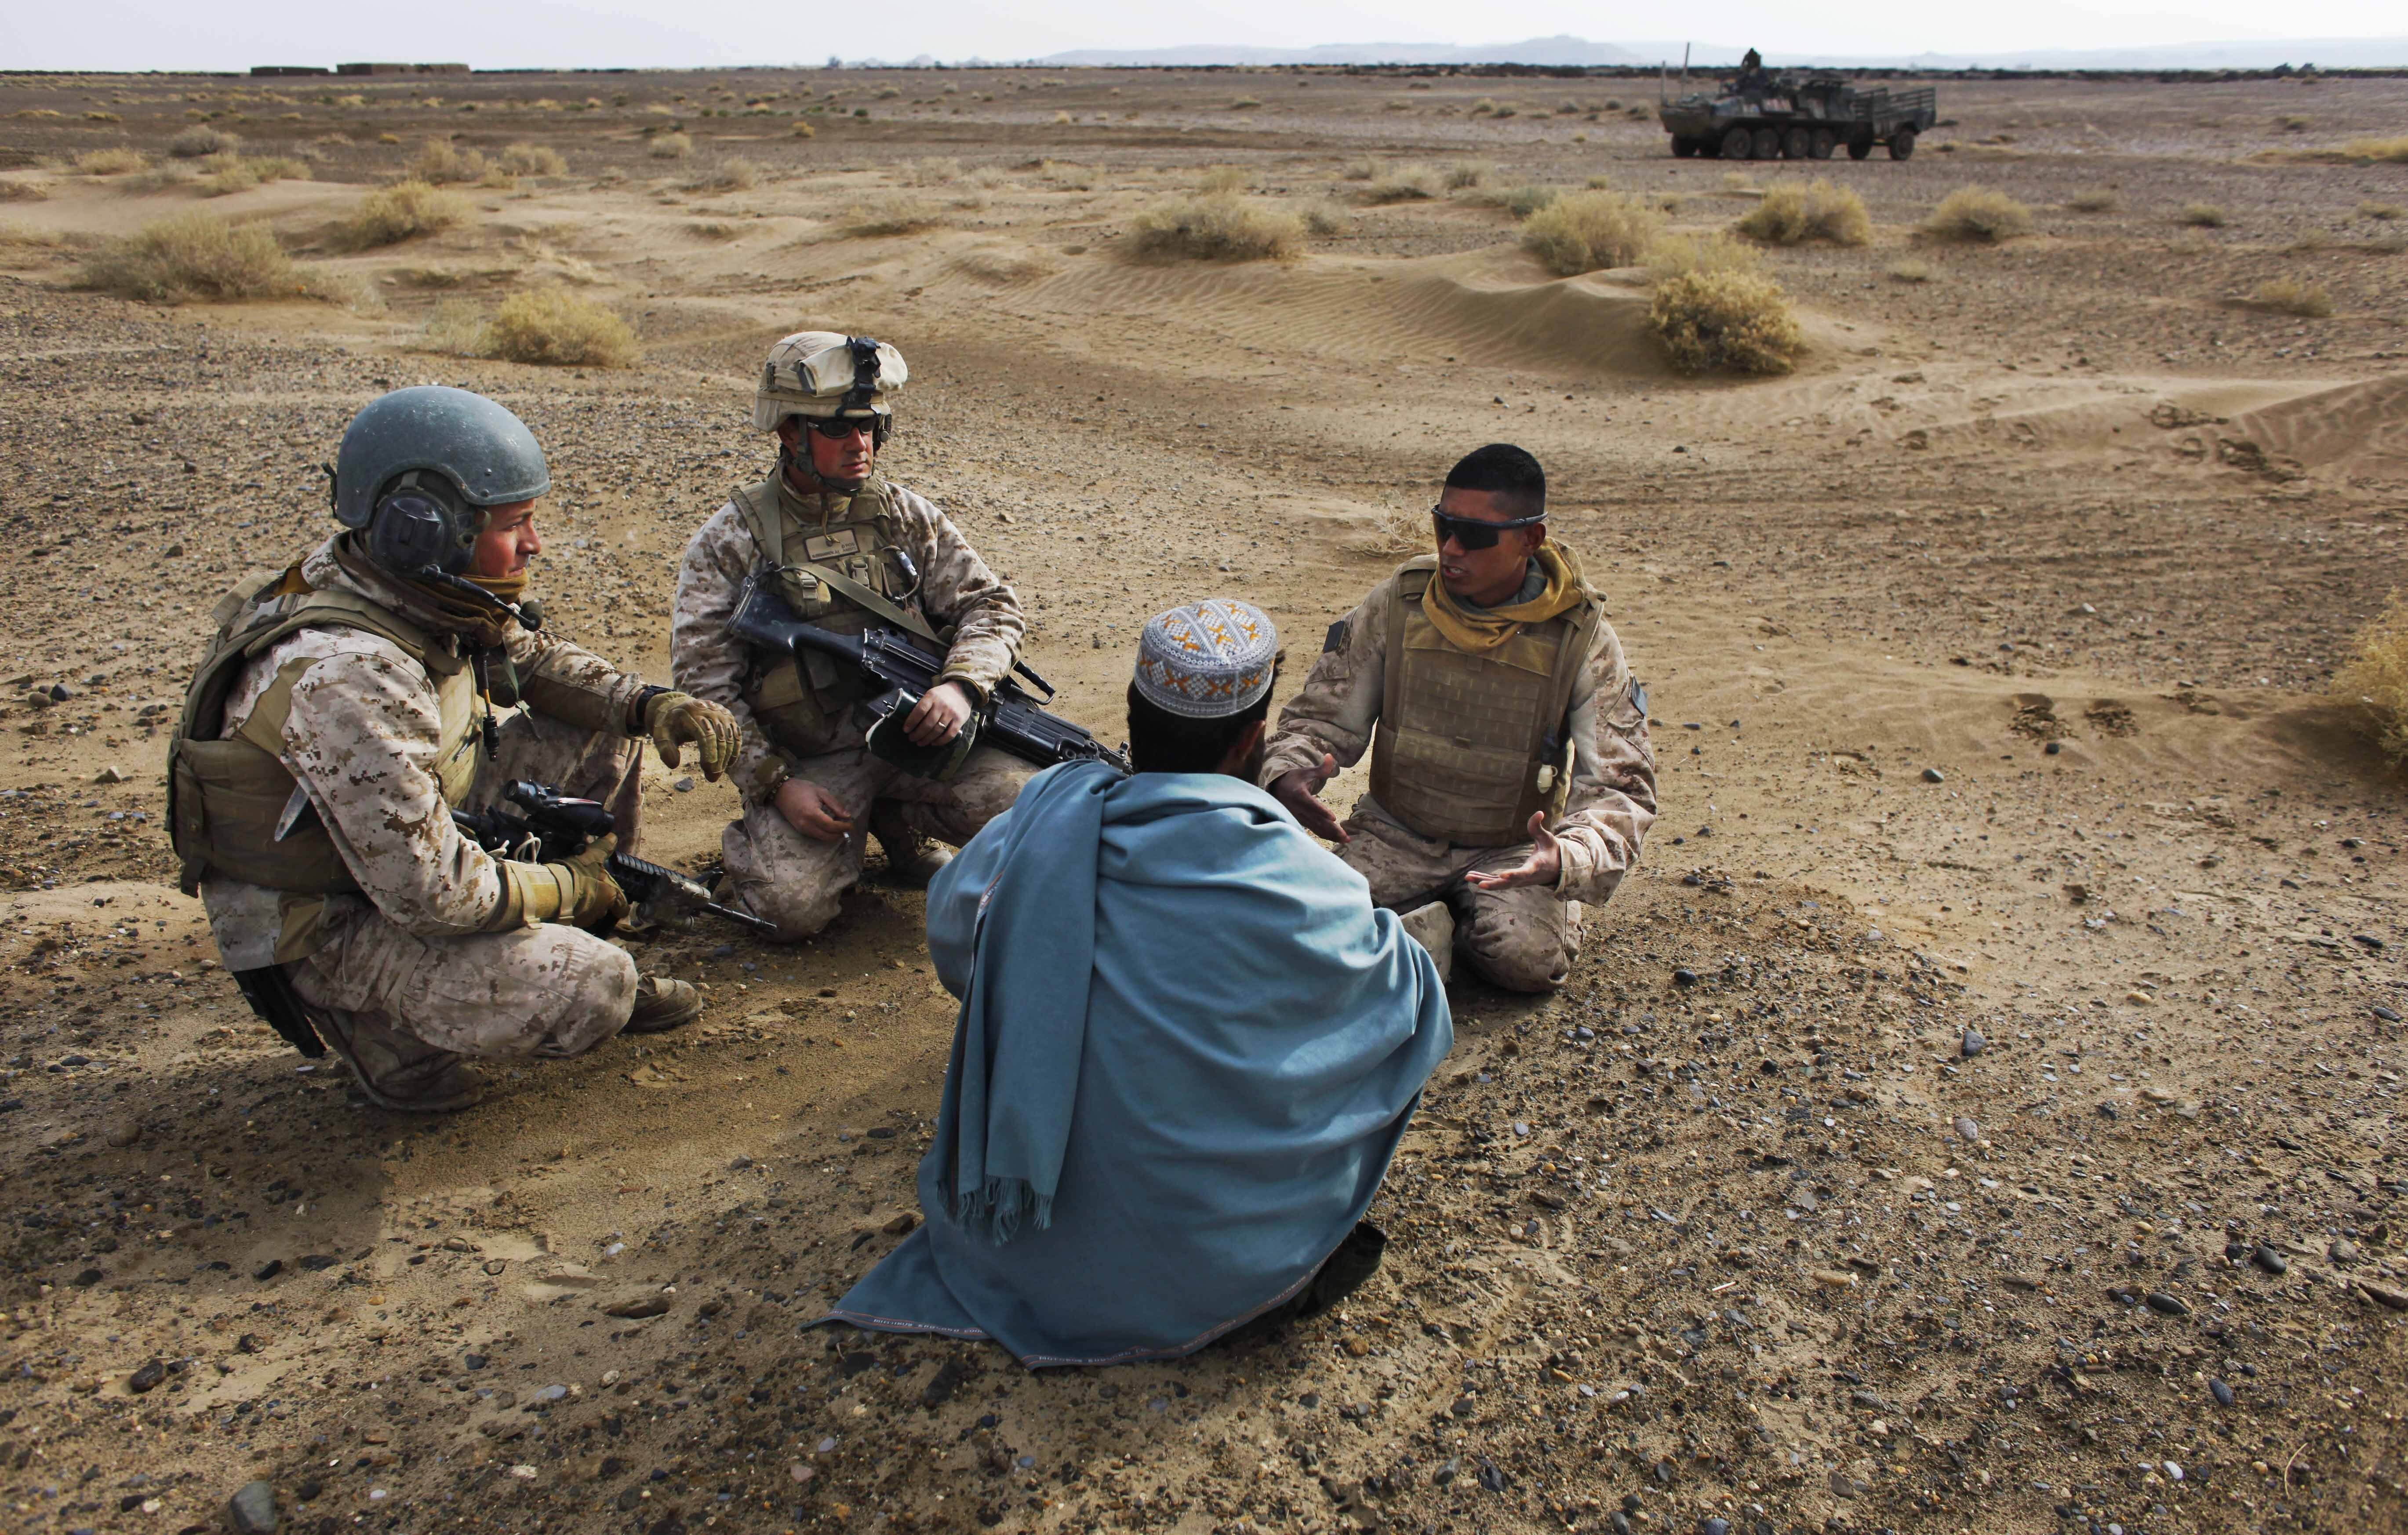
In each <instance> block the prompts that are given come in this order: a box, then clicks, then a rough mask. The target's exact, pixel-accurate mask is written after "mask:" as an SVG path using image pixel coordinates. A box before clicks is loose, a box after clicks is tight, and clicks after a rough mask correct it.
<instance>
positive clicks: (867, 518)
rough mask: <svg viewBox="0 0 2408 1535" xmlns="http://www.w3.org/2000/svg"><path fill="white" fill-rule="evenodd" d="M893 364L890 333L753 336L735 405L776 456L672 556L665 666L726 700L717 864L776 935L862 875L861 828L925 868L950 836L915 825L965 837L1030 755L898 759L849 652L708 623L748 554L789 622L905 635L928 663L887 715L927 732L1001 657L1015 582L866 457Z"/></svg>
mask: <svg viewBox="0 0 2408 1535" xmlns="http://www.w3.org/2000/svg"><path fill="white" fill-rule="evenodd" d="M905 377H906V372H905V369H904V364H903V355H902V353H901V352H898V351H896V350H895V349H894V348H893V347H891V346H888V345H886V344H885V343H883V342H880V341H874V340H870V339H868V338H867V337H844V336H839V335H837V334H836V333H835V332H833V331H803V332H800V333H798V334H796V335H794V336H789V337H785V338H784V339H783V340H781V341H780V342H778V343H777V344H776V345H775V346H773V347H771V348H770V349H769V357H768V361H767V363H766V364H764V365H763V367H762V370H761V377H760V380H759V381H758V383H757V385H756V387H755V391H754V395H753V427H754V429H755V430H758V431H763V432H774V433H776V434H777V438H778V465H777V467H776V469H775V470H773V471H772V472H771V473H770V475H769V477H768V478H767V480H764V481H761V482H760V483H759V484H757V485H751V486H748V487H746V488H745V489H743V490H740V491H738V492H737V493H736V495H734V496H733V497H732V498H731V499H730V500H729V501H728V503H727V504H726V505H725V506H724V507H722V508H720V509H719V510H718V512H717V513H716V514H715V515H713V516H712V517H711V518H710V521H709V522H706V523H704V524H702V527H701V528H700V529H699V530H698V531H697V532H696V533H695V536H694V539H693V541H692V542H691V543H689V544H688V545H687V546H686V552H685V563H684V565H683V566H682V567H681V568H680V569H679V571H678V591H677V617H676V621H675V624H674V627H673V628H672V630H671V634H670V641H669V667H670V670H671V673H672V675H673V676H674V677H675V678H676V680H677V684H678V686H680V687H681V688H684V689H686V690H687V691H688V692H690V693H692V694H694V695H695V696H696V697H700V698H709V699H710V700H712V701H714V702H716V703H720V704H723V705H724V706H726V708H727V710H729V711H730V712H731V713H733V714H734V715H735V716H736V720H737V723H738V726H739V727H740V728H741V730H742V732H743V744H742V746H741V747H740V748H739V750H738V753H737V758H736V768H735V775H736V782H737V784H738V787H739V788H741V789H742V790H743V791H744V796H745V804H744V817H743V819H742V820H740V821H738V822H735V823H733V824H732V825H729V826H728V828H727V830H726V832H725V834H724V836H723V837H722V838H721V839H720V850H721V853H722V855H723V857H724V862H725V868H726V870H727V877H728V880H729V882H731V883H732V884H733V885H734V887H735V896H736V899H737V900H738V902H740V903H741V904H742V905H744V906H745V907H747V908H748V909H750V910H751V911H753V914H754V915H756V916H759V917H763V918H766V919H767V920H768V921H770V922H773V923H775V924H777V925H778V930H779V934H780V936H781V937H783V938H785V939H787V940H798V939H803V938H808V937H810V935H811V934H813V933H816V932H818V931H819V930H820V929H821V928H823V927H824V926H826V925H828V923H829V922H830V921H831V920H832V919H833V918H834V917H835V916H836V913H837V903H838V900H839V897H842V896H843V894H844V893H845V892H846V891H847V890H849V889H851V888H852V887H853V883H854V882H856V881H858V880H859V879H860V878H861V871H862V854H863V852H864V848H863V841H864V839H863V835H862V834H863V832H864V831H865V830H867V831H871V832H875V833H877V835H878V841H879V845H880V846H881V847H882V848H883V849H884V851H885V854H886V863H887V872H888V875H889V877H890V878H892V879H895V880H896V881H898V882H905V883H912V884H925V883H926V882H927V880H928V877H929V876H930V875H931V874H933V873H935V872H936V870H937V869H938V868H939V867H941V866H942V864H943V863H944V861H945V859H946V858H947V857H948V856H950V854H942V853H939V852H938V851H937V850H935V849H934V848H931V847H930V846H929V845H928V842H927V840H926V839H929V838H935V839H938V840H940V841H944V842H950V843H952V844H953V846H955V847H959V846H960V845H961V844H963V843H964V842H967V841H968V840H969V839H971V838H972V837H973V836H975V835H977V833H978V830H979V828H980V827H982V826H983V825H986V824H987V823H988V822H989V821H992V820H994V819H995V818H996V816H997V815H1000V814H1001V813H1003V812H1004V811H1007V810H1009V809H1011V802H1012V800H1013V799H1014V798H1016V797H1017V796H1019V793H1020V786H1021V784H1022V783H1024V782H1026V781H1027V779H1028V776H1029V775H1030V774H1031V773H1032V772H1034V771H1035V769H1034V768H1031V767H1029V766H1028V765H1027V764H1025V763H1023V762H1019V761H1016V760H1014V759H1013V758H1011V757H1009V756H1006V755H1005V754H1004V753H1001V752H999V751H996V749H995V748H993V747H989V746H983V745H976V744H970V745H969V749H968V752H967V753H959V752H957V753H953V755H954V756H955V757H957V759H958V760H955V761H953V762H952V763H951V764H950V766H949V768H947V769H946V770H944V771H941V772H939V773H938V774H937V775H936V776H933V777H922V776H920V775H918V774H915V773H910V772H906V771H904V770H903V769H902V768H898V767H896V765H895V764H894V763H892V762H890V761H888V760H886V759H885V758H883V757H881V756H879V755H878V754H876V753H872V752H871V751H870V750H869V749H868V747H867V744H866V739H867V738H866V737H865V734H864V732H863V729H862V726H861V724H860V722H859V721H858V720H857V719H856V718H855V710H854V708H853V706H854V705H855V704H857V703H859V702H860V701H861V700H862V699H863V697H864V696H866V694H867V686H866V683H865V681H864V680H863V678H862V677H861V675H860V673H859V672H858V670H857V669H855V668H853V667H848V666H847V665H846V664H845V663H843V662H841V661H839V660H834V659H831V658H830V657H828V656H827V655H824V654H822V653H818V652H811V653H809V654H808V656H807V657H805V658H802V659H799V660H798V659H797V658H796V657H794V656H791V655H789V654H787V653H784V652H769V651H761V650H755V649H753V648H752V647H750V646H747V645H745V644H744V643H742V642H741V641H739V640H738V639H736V638H733V637H731V636H730V635H729V634H728V632H727V626H728V622H729V620H730V619H731V618H733V617H734V616H735V614H736V611H737V608H738V603H739V602H740V600H741V598H742V595H743V591H744V586H745V583H746V581H748V580H750V579H752V578H753V576H755V575H756V574H758V575H759V576H761V577H762V579H763V580H764V581H768V582H770V583H771V588H772V590H774V591H775V592H776V594H777V595H779V596H780V597H781V598H782V599H783V601H784V603H785V605H786V606H787V608H789V609H790V610H792V611H793V613H794V616H795V617H796V618H798V619H800V620H802V621H803V622H804V623H806V624H812V625H815V626H817V627H819V628H822V629H827V630H833V631H835V632H837V633H839V634H846V635H858V634H861V633H863V632H864V631H866V630H868V629H872V628H886V629H896V630H900V631H903V632H905V633H907V634H910V635H912V636H915V637H917V638H918V639H919V640H920V641H921V642H923V643H924V644H925V645H926V646H927V648H928V650H929V652H930V653H932V654H938V655H942V656H943V657H944V663H943V666H942V667H941V669H940V670H939V673H938V682H937V685H935V686H933V687H931V688H929V689H928V691H927V693H926V694H925V696H923V697H922V698H921V700H920V702H919V704H918V706H917V707H916V708H914V709H912V710H910V713H909V714H908V715H907V716H906V717H905V719H904V721H903V728H904V732H905V734H906V735H908V736H909V737H910V740H911V742H912V743H913V744H914V745H916V746H918V747H921V748H925V749H929V750H931V751H933V750H934V749H936V748H940V747H943V746H944V745H946V743H948V742H953V741H958V740H961V739H962V729H963V726H964V724H966V723H968V721H969V719H970V717H971V715H972V714H973V713H974V712H975V711H976V710H977V709H978V708H979V706H980V705H981V704H982V703H983V702H984V701H985V700H986V699H987V698H988V697H989V696H991V695H992V694H993V693H994V691H995V688H996V684H997V683H998V682H1000V681H1002V680H1003V678H1004V676H1005V674H1006V673H1008V672H1010V671H1011V663H1012V653H1013V652H1014V651H1015V650H1016V649H1017V648H1018V647H1019V644H1020V637H1021V634H1022V633H1023V631H1024V630H1025V628H1026V627H1027V625H1026V623H1025V620H1024V619H1023V618H1022V617H1021V612H1020V600H1019V599H1018V598H1017V597H1015V596H1013V595H1012V592H1011V587H1009V586H1007V585H1005V584H1004V583H1003V582H1002V581H999V580H998V579H996V574H995V572H994V571H992V570H990V569H988V568H987V566H986V562H985V561H984V560H982V559H980V558H979V556H978V552H977V551H976V550H974V549H972V548H970V546H969V541H968V539H966V538H963V537H962V535H961V530H960V529H958V528H956V527H954V526H953V522H952V520H951V519H949V518H947V517H946V516H945V514H944V513H943V512H941V511H939V510H938V509H937V508H936V506H935V505H934V504H933V503H931V502H930V501H928V499H927V498H926V497H925V496H922V495H917V494H915V493H913V492H911V491H908V490H905V489H904V488H903V487H902V486H900V485H896V484H893V483H890V482H889V481H887V480H886V479H885V478H884V477H883V476H882V475H880V474H879V473H878V472H877V470H876V467H875V464H876V459H877V455H878V450H879V449H880V448H881V447H882V446H883V445H884V444H885V441H886V438H887V434H888V433H889V432H890V431H892V430H893V427H894V421H895V407H894V395H895V393H896V390H897V389H899V388H900V387H901V386H902V384H903V381H904V379H905ZM966 744H968V743H966Z"/></svg>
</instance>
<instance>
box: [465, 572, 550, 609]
mask: <svg viewBox="0 0 2408 1535" xmlns="http://www.w3.org/2000/svg"><path fill="white" fill-rule="evenodd" d="M533 574H534V572H533V571H531V570H522V571H520V572H519V573H518V574H517V575H515V576H491V577H488V576H470V577H468V578H467V580H468V584H469V585H471V586H481V587H483V588H484V589H485V590H486V591H488V592H491V593H493V594H494V595H495V596H497V597H499V598H501V599H502V600H503V601H504V602H516V601H517V600H518V599H519V598H520V597H521V596H522V595H524V594H525V592H526V589H527V578H528V577H529V576H531V575H533Z"/></svg>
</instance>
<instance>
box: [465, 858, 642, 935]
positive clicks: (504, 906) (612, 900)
mask: <svg viewBox="0 0 2408 1535" xmlns="http://www.w3.org/2000/svg"><path fill="white" fill-rule="evenodd" d="M618 845H619V839H617V838H616V837H605V838H603V839H601V840H600V841H597V842H595V843H594V844H593V845H592V846H590V847H588V848H587V849H586V850H585V851H584V852H583V853H582V854H579V855H578V856H577V857H575V858H571V859H569V860H567V861H566V862H565V863H556V864H517V863H509V862H506V861H502V860H495V864H494V872H495V874H496V875H498V876H500V879H501V898H500V899H499V900H497V901H495V903H494V910H493V911H492V912H491V913H490V914H489V915H487V917H486V918H485V926H484V930H485V931H486V932H488V933H515V932H517V931H519V930H520V929H521V928H523V927H533V926H535V925H537V924H538V923H544V922H566V923H574V924H575V925H578V926H580V927H586V926H594V925H596V924H599V927H598V928H597V930H601V931H607V930H608V928H609V923H611V922H616V921H617V920H618V919H619V918H620V917H621V916H624V914H625V913H626V911H627V897H626V895H625V893H624V892H623V891H622V890H621V889H620V888H619V882H618V881H616V880H614V879H612V878H610V870H609V868H608V867H606V864H607V860H608V859H609V856H610V853H611V850H612V849H614V848H616V847H617V846H618ZM605 919H607V920H605Z"/></svg>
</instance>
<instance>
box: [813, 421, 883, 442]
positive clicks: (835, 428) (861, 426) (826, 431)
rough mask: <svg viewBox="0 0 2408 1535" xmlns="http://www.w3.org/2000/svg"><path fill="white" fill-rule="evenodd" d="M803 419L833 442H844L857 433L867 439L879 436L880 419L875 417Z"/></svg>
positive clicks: (815, 430)
mask: <svg viewBox="0 0 2408 1535" xmlns="http://www.w3.org/2000/svg"><path fill="white" fill-rule="evenodd" d="M803 419H804V420H805V421H807V422H809V423H810V427H811V430H812V431H814V432H817V433H818V434H819V435H820V436H822V437H824V438H827V439H828V440H829V441H831V442H842V441H843V440H844V439H845V438H849V437H851V436H853V434H854V433H855V432H859V433H861V434H862V435H863V436H865V437H876V436H877V435H878V418H877V417H875V416H806V417H804V418H803Z"/></svg>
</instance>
